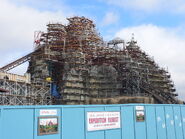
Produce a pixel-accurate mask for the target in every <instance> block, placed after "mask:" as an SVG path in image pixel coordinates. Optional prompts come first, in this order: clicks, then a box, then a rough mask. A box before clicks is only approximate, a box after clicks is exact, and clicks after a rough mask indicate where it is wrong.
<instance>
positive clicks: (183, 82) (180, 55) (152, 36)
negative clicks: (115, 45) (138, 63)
mask: <svg viewBox="0 0 185 139" xmlns="http://www.w3.org/2000/svg"><path fill="white" fill-rule="evenodd" d="M179 30H180V29H179V28H163V27H158V26H155V25H151V24H148V25H140V26H136V27H128V28H124V29H122V30H120V31H119V32H117V33H116V35H115V37H121V38H123V39H125V40H127V41H128V40H130V39H131V34H132V33H134V34H135V38H136V40H138V44H139V46H140V47H141V49H142V50H144V51H145V52H147V53H148V54H149V55H150V56H154V60H155V61H156V62H157V63H158V64H159V66H160V67H164V68H166V69H167V67H168V70H169V72H170V73H171V75H172V80H174V83H175V85H176V88H177V92H179V95H180V97H182V98H183V99H184V100H185V92H183V91H184V89H185V87H184V86H185V72H184V71H185V54H184V51H185V36H181V35H182V33H181V32H179ZM181 31H182V29H181Z"/></svg>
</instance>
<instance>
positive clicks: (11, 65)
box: [0, 52, 33, 72]
mask: <svg viewBox="0 0 185 139" xmlns="http://www.w3.org/2000/svg"><path fill="white" fill-rule="evenodd" d="M32 53H33V52H32ZM32 53H29V54H27V55H26V56H23V57H21V58H19V59H17V60H15V61H13V62H11V63H9V64H8V65H5V66H3V67H2V68H0V71H3V72H6V71H9V70H11V69H13V68H15V67H17V66H19V65H21V64H23V63H25V62H27V61H28V60H30V58H31V55H32Z"/></svg>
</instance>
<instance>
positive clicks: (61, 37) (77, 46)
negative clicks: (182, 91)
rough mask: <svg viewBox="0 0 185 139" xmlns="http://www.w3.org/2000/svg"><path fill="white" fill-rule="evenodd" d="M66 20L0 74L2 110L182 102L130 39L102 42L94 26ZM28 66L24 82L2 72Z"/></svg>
mask: <svg viewBox="0 0 185 139" xmlns="http://www.w3.org/2000/svg"><path fill="white" fill-rule="evenodd" d="M68 21H69V23H68V25H63V24H59V23H54V24H53V23H52V24H51V23H50V24H48V25H47V32H36V33H35V40H34V44H35V46H34V47H35V50H34V52H32V53H30V54H28V55H26V56H25V57H22V58H20V59H18V60H16V61H14V62H12V63H10V64H8V65H6V66H4V67H2V68H1V69H0V70H1V75H2V77H1V76H0V88H1V89H0V104H1V105H38V104H42V105H48V104H123V103H161V104H166V103H168V104H178V103H181V102H180V101H179V100H177V98H176V96H177V94H176V93H175V91H176V90H175V87H174V84H173V81H172V80H171V79H170V74H169V73H168V72H167V71H166V70H164V69H163V68H160V67H159V66H158V65H157V64H156V63H155V61H154V60H153V59H152V58H151V57H150V56H148V55H147V54H146V53H145V52H144V51H142V50H141V49H140V47H139V46H138V45H137V42H136V41H135V40H134V38H132V39H131V41H130V42H128V43H125V41H124V40H121V39H119V38H116V39H114V40H111V41H109V42H105V41H103V39H102V38H101V36H100V35H99V33H97V31H96V28H95V24H94V23H93V21H91V20H89V19H87V18H85V17H72V18H68ZM26 61H29V67H28V70H27V74H26V76H24V77H26V79H22V80H15V79H11V77H10V74H8V73H6V72H7V71H8V70H10V69H12V68H14V67H16V66H18V65H20V64H22V63H24V62H26ZM14 76H16V77H17V76H18V75H14ZM22 78H23V77H22Z"/></svg>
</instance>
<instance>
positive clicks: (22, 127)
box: [0, 104, 185, 139]
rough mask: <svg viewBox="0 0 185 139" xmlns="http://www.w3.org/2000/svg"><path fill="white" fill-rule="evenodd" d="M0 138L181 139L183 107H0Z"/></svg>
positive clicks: (184, 138) (184, 131)
mask: <svg viewBox="0 0 185 139" xmlns="http://www.w3.org/2000/svg"><path fill="white" fill-rule="evenodd" d="M0 139H185V106H184V105H160V104H123V105H122V104H121V105H75V106H73V105H71V106H69V105H68V106H63V105H61V106H58V105H57V106H0Z"/></svg>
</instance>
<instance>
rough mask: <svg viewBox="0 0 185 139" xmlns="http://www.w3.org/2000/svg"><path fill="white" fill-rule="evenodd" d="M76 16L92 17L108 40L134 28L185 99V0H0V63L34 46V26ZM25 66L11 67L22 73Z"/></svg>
mask: <svg viewBox="0 0 185 139" xmlns="http://www.w3.org/2000/svg"><path fill="white" fill-rule="evenodd" d="M76 15H77V16H86V17H88V18H90V19H92V20H94V22H95V23H96V25H97V29H98V31H99V32H100V34H101V35H102V36H103V37H104V40H106V41H108V40H110V39H113V38H115V37H120V38H122V39H125V40H126V41H129V40H130V39H131V34H132V33H134V34H135V39H136V40H137V42H138V44H139V46H140V47H141V49H142V50H144V51H146V52H147V53H148V54H149V55H150V56H151V57H154V60H155V61H156V62H157V63H158V64H159V65H160V66H161V67H163V68H165V69H168V71H169V72H170V73H171V75H172V80H173V81H174V83H175V86H176V89H177V93H179V98H181V99H183V100H185V0H91V1H90V0H0V59H1V61H0V66H3V65H6V64H8V63H10V62H11V61H13V60H15V59H17V58H20V57H21V56H24V55H26V54H28V53H30V52H32V51H33V39H34V31H38V30H41V31H45V30H46V24H47V23H49V22H61V23H64V24H67V21H66V17H71V16H76ZM26 65H27V64H24V65H21V66H19V67H18V68H16V69H14V70H13V71H12V72H14V73H19V74H20V73H24V72H25V71H26Z"/></svg>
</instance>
